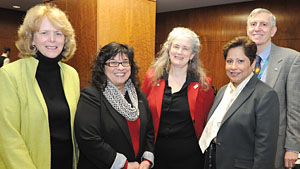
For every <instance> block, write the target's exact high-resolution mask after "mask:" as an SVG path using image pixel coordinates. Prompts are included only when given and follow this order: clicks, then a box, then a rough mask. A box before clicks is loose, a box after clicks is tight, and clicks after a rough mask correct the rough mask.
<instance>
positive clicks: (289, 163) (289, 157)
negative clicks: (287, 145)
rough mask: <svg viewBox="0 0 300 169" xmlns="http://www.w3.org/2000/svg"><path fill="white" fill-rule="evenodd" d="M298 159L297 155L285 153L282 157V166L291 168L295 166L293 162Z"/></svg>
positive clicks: (289, 152) (290, 152)
mask: <svg viewBox="0 0 300 169" xmlns="http://www.w3.org/2000/svg"><path fill="white" fill-rule="evenodd" d="M297 159H298V153H296V152H292V151H287V152H285V156H284V166H285V167H286V168H293V167H294V166H295V162H296V161H297Z"/></svg>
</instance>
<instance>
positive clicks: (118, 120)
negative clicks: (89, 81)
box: [74, 86, 154, 169]
mask: <svg viewBox="0 0 300 169" xmlns="http://www.w3.org/2000/svg"><path fill="white" fill-rule="evenodd" d="M138 99H139V111H140V148H139V152H138V155H137V157H135V154H134V149H133V145H132V142H131V137H130V133H129V129H128V125H127V121H126V119H125V118H124V117H123V116H122V115H120V114H119V113H118V112H117V111H116V110H115V109H114V108H113V107H112V106H111V104H110V103H109V102H108V101H107V99H106V98H105V97H104V95H103V94H102V92H100V91H99V90H98V89H96V88H95V87H93V86H89V87H86V88H84V89H83V90H82V92H81V95H80V99H79V102H78V106H77V112H76V116H75V122H74V127H75V136H76V139H77V142H78V147H79V152H80V155H79V161H78V168H79V169H81V168H82V169H96V168H99V169H106V168H108V169H109V168H110V167H111V165H112V164H113V162H114V160H115V157H116V153H117V152H118V153H121V154H123V155H125V156H126V158H127V160H128V161H129V162H131V161H138V162H140V161H141V156H142V155H143V153H144V152H145V151H150V152H152V153H154V130H153V124H152V117H151V112H150V109H149V106H148V102H147V98H146V96H145V94H144V93H143V92H142V91H141V92H140V94H139V95H138Z"/></svg>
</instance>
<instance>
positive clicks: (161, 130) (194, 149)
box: [142, 27, 214, 169]
mask: <svg viewBox="0 0 300 169" xmlns="http://www.w3.org/2000/svg"><path fill="white" fill-rule="evenodd" d="M199 52H200V41H199V38H198V36H197V34H196V33H195V32H193V31H192V30H190V29H188V28H182V27H177V28H174V29H173V30H172V31H171V32H170V34H169V36H168V39H167V40H166V42H165V43H164V44H163V46H162V48H161V50H160V52H159V54H158V58H157V59H156V60H155V61H154V62H153V64H152V65H151V67H150V70H149V71H148V72H147V73H146V77H145V80H144V83H143V85H142V90H143V91H144V92H145V94H146V95H147V99H148V102H149V107H150V109H151V111H152V117H153V126H154V131H155V139H156V144H155V145H156V146H155V162H154V163H155V166H154V168H155V169H164V168H188V169H193V168H195V169H196V168H201V167H203V163H204V157H203V155H202V153H201V151H200V148H199V145H198V141H197V140H198V139H199V137H200V135H201V133H202V130H203V128H204V125H205V121H206V117H207V114H208V111H209V109H210V107H211V105H212V102H213V98H214V95H213V90H212V87H211V80H210V78H208V77H206V74H205V71H204V68H203V67H202V66H201V62H200V59H199V58H198V55H199Z"/></svg>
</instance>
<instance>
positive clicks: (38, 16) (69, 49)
mask: <svg viewBox="0 0 300 169" xmlns="http://www.w3.org/2000/svg"><path fill="white" fill-rule="evenodd" d="M45 16H46V17H47V18H48V19H49V20H50V22H51V23H52V24H53V26H54V27H56V28H57V29H59V30H60V31H62V33H63V34H64V36H65V43H64V49H63V52H62V55H63V60H64V61H66V60H68V59H70V58H71V57H72V56H73V55H74V53H75V50H76V41H75V33H74V29H73V27H72V25H71V23H70V22H69V20H68V17H67V15H66V14H65V13H64V12H63V11H62V10H60V9H58V8H57V7H56V6H55V5H53V4H38V5H36V6H34V7H32V8H30V9H29V10H28V11H27V13H26V16H25V18H24V21H23V24H22V25H21V26H20V27H19V30H18V40H17V41H16V47H17V48H18V50H19V51H20V53H19V57H20V58H23V57H30V56H32V55H35V54H36V51H37V49H36V48H35V47H34V46H33V45H32V41H33V36H34V33H35V32H37V31H39V29H40V25H41V21H42V19H43V18H44V17H45Z"/></svg>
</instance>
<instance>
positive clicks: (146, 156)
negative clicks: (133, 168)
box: [141, 151, 154, 168]
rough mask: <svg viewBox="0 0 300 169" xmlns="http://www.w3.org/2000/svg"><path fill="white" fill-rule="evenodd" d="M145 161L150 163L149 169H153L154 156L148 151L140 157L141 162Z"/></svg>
mask: <svg viewBox="0 0 300 169" xmlns="http://www.w3.org/2000/svg"><path fill="white" fill-rule="evenodd" d="M144 159H147V160H148V161H150V162H151V168H153V166H154V154H153V153H152V152H150V151H145V152H144V154H143V156H142V160H141V161H143V160H144Z"/></svg>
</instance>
